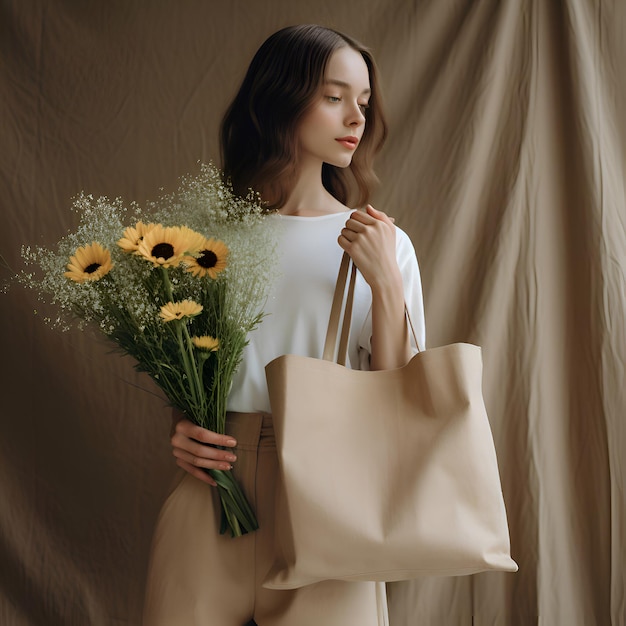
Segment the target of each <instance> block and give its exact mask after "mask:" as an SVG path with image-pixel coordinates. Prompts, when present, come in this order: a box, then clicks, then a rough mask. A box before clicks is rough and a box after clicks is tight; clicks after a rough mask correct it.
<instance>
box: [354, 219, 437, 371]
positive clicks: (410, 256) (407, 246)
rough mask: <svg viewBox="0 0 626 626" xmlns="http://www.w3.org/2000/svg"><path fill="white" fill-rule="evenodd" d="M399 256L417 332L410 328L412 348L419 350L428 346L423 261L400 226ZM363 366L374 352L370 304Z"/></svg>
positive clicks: (362, 335)
mask: <svg viewBox="0 0 626 626" xmlns="http://www.w3.org/2000/svg"><path fill="white" fill-rule="evenodd" d="M396 229H397V233H396V257H397V259H398V267H399V268H400V273H401V274H402V284H403V287H404V301H405V302H406V306H407V309H408V311H409V315H410V316H411V321H412V323H413V328H414V330H415V335H416V337H417V345H416V344H415V339H414V337H413V334H412V333H411V332H410V331H409V336H410V339H411V351H412V353H413V354H416V353H417V352H418V350H425V349H426V320H425V316H424V299H423V295H422V280H421V277H420V271H419V265H418V262H417V255H416V254H415V248H414V247H413V244H412V243H411V240H410V239H409V236H408V235H407V234H406V233H405V232H404V231H403V230H402V229H400V228H398V227H396ZM358 346H359V369H361V370H368V369H369V358H370V355H371V353H372V309H371V307H370V309H369V311H368V313H367V316H366V318H365V322H364V323H363V326H362V327H361V330H360V333H359V338H358Z"/></svg>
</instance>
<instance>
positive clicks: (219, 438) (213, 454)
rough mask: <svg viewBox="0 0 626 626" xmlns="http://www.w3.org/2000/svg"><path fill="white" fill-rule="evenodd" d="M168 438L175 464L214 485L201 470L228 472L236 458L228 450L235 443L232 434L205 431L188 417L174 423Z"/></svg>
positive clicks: (231, 451) (230, 450)
mask: <svg viewBox="0 0 626 626" xmlns="http://www.w3.org/2000/svg"><path fill="white" fill-rule="evenodd" d="M170 441H171V444H172V454H173V455H174V456H175V457H176V463H177V465H178V466H179V467H182V468H183V469H184V470H185V471H187V472H188V473H190V474H191V475H192V476H195V477H196V478H198V479H199V480H202V481H203V482H205V483H208V484H209V485H213V486H215V481H214V480H213V479H212V478H211V477H210V476H209V475H208V474H207V473H206V472H204V471H203V470H204V469H216V470H225V471H228V470H230V469H232V463H234V462H235V461H236V460H237V456H236V455H235V454H234V453H233V450H232V449H231V448H233V447H234V446H236V445H237V442H236V441H235V439H234V438H233V437H231V436H230V435H220V434H218V433H215V432H213V431H211V430H207V429H206V428H202V427H201V426H198V425H197V424H193V423H192V422H190V421H189V420H187V419H182V420H180V421H179V422H178V423H177V424H176V426H175V428H174V433H173V435H172V437H171V440H170ZM215 446H222V447H225V448H226V449H225V450H222V449H220V448H217V447H215Z"/></svg>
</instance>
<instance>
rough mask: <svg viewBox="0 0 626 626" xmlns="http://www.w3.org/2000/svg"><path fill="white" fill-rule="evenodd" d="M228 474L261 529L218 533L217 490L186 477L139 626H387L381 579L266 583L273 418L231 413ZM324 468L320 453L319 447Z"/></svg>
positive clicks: (163, 529) (161, 536) (274, 462)
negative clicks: (288, 586) (284, 586)
mask: <svg viewBox="0 0 626 626" xmlns="http://www.w3.org/2000/svg"><path fill="white" fill-rule="evenodd" d="M227 432H228V434H231V435H232V436H234V437H235V439H236V440H237V442H238V445H237V450H236V454H237V462H236V463H235V464H234V469H233V471H234V472H235V476H236V477H237V479H238V481H239V483H240V484H241V486H242V488H243V490H244V492H245V494H246V496H247V497H248V500H249V502H250V504H251V505H252V507H253V508H254V510H255V512H256V514H257V518H258V521H259V526H260V528H259V530H258V531H256V532H254V533H251V534H248V535H244V536H243V537H238V538H236V539H233V538H231V537H230V535H229V534H225V535H220V534H219V521H220V508H219V507H220V503H219V498H218V496H217V490H216V489H214V488H213V487H210V486H209V485H206V484H204V483H202V482H200V481H199V480H197V479H195V478H193V477H192V476H190V475H188V474H186V475H185V477H184V478H183V479H182V481H181V482H180V483H179V484H178V486H177V487H176V489H175V490H174V491H173V492H172V494H171V495H170V496H169V498H168V499H167V501H166V502H165V504H164V506H163V508H162V510H161V514H160V517H159V521H158V524H157V528H156V531H155V535H154V539H153V545H152V557H151V562H150V568H149V572H148V581H147V589H146V602H145V608H144V626H244V625H245V624H246V623H248V622H249V620H251V619H254V620H255V622H256V623H257V624H258V626H388V623H389V622H388V617H387V600H386V595H385V586H384V583H374V582H343V581H334V580H329V581H323V582H320V583H316V584H314V585H309V586H306V587H302V588H300V589H294V590H274V589H265V588H264V587H262V586H261V585H262V582H263V579H264V577H265V575H266V573H267V572H268V570H269V568H270V566H271V564H272V556H273V546H274V491H275V486H276V481H277V480H278V458H277V455H276V446H275V442H274V431H273V428H272V422H271V417H270V416H269V415H262V414H259V413H250V414H247V413H246V414H243V413H234V414H230V415H229V417H228V427H227ZM320 454H321V457H320V462H323V451H320Z"/></svg>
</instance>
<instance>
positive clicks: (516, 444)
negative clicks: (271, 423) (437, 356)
mask: <svg viewBox="0 0 626 626" xmlns="http://www.w3.org/2000/svg"><path fill="white" fill-rule="evenodd" d="M307 22H314V23H319V24H323V25H326V26H330V27H333V28H336V29H338V30H341V31H345V32H346V33H348V34H350V35H352V36H354V37H356V38H357V39H359V40H361V41H363V42H364V43H366V44H367V45H369V46H370V47H371V48H372V49H373V51H374V55H375V57H376V59H377V61H378V65H379V68H380V71H381V75H382V87H383V90H384V99H385V102H386V109H387V114H388V118H389V123H390V135H389V139H388V142H387V145H386V147H385V149H384V151H383V153H382V154H381V155H380V158H379V160H378V173H379V175H380V178H381V181H382V185H381V186H380V188H379V190H378V191H377V194H376V197H375V202H374V204H375V206H377V207H378V208H380V209H382V210H384V211H386V212H387V213H389V214H390V215H393V216H394V217H395V218H396V223H397V224H398V225H400V226H401V227H402V228H403V229H404V230H405V231H407V232H408V234H409V235H410V236H411V239H412V240H413V242H414V245H415V248H416V251H417V255H418V258H419V262H420V266H421V270H422V278H423V285H424V296H425V303H426V322H427V341H428V344H429V346H431V347H432V346H436V345H442V344H445V343H450V342H455V341H467V342H471V343H477V344H479V345H481V346H482V347H483V357H484V363H485V381H484V392H485V398H486V403H487V408H488V412H489V415H490V419H491V423H492V428H493V432H494V437H495V441H496V448H497V451H498V457H499V462H500V470H501V476H502V483H503V490H504V496H505V501H506V505H507V511H508V516H509V523H510V528H511V541H512V552H513V556H514V558H515V559H516V561H517V562H518V563H519V566H520V570H519V572H518V573H516V574H499V573H486V574H479V575H475V576H467V577H459V578H424V579H420V580H414V581H408V582H402V583H394V584H392V585H389V589H388V593H389V600H390V618H391V626H428V625H432V626H456V625H459V626H461V625H462V626H466V625H467V626H491V625H493V626H501V625H502V626H517V625H520V626H521V625H524V626H525V625H527V624H541V625H545V626H560V625H563V626H578V625H580V626H590V625H598V626H608V625H613V624H614V625H616V626H617V625H623V624H626V597H625V596H626V593H625V587H626V579H625V574H624V567H625V565H626V530H625V529H626V498H625V479H626V471H625V464H626V460H625V456H626V455H625V454H624V451H625V450H626V426H625V418H626V391H625V388H626V385H625V383H626V376H625V363H626V323H625V315H626V280H625V273H626V226H625V222H626V208H625V185H624V176H625V174H626V171H625V164H626V160H625V153H624V150H625V148H626V113H625V111H626V78H624V71H623V65H624V61H625V60H626V38H625V36H624V33H626V5H625V4H624V3H622V2H620V1H619V0H437V1H436V0H413V1H411V0H401V1H400V0H396V1H394V0H368V1H367V2H358V1H356V0H346V1H345V2H341V3H338V2H319V3H315V4H314V3H309V2H303V1H301V0H275V1H273V2H272V3H256V2H253V1H252V0H238V1H237V2H232V3H218V2H211V1H207V0H204V1H203V0H178V1H177V2H165V1H164V0H156V1H154V2H141V1H139V0H136V1H134V2H125V1H123V0H109V2H103V1H101V0H82V1H81V2H78V1H75V0H55V1H50V0H49V1H46V0H3V2H1V3H0V95H1V102H2V116H1V117H0V146H1V147H2V149H0V203H1V205H0V207H1V211H2V228H1V229H0V254H1V255H2V258H3V260H4V263H3V267H2V269H1V270H0V278H2V279H8V277H9V276H10V275H11V272H12V271H14V270H16V269H18V268H19V267H20V266H21V260H20V246H21V245H22V244H27V245H52V244H54V243H55V242H56V241H57V240H58V239H59V238H60V237H62V236H63V235H64V234H65V233H66V232H67V230H68V229H70V228H72V227H74V226H76V223H77V217H76V215H75V214H73V213H72V212H71V211H70V210H69V206H70V204H71V198H72V197H73V196H75V195H76V194H77V193H79V192H80V191H81V190H85V191H87V192H88V193H92V194H93V195H94V196H97V195H101V194H104V195H107V196H109V197H117V196H121V197H123V198H124V200H125V201H127V202H130V201H133V200H135V201H138V202H140V203H142V202H145V201H146V200H149V199H150V198H154V197H156V196H158V195H160V193H162V191H161V189H162V188H164V189H166V190H170V189H173V188H174V187H175V185H176V181H177V179H178V177H179V176H181V175H183V174H185V173H187V172H197V171H198V169H199V166H198V161H208V160H211V159H212V160H217V158H218V145H217V127H218V124H219V120H220V117H221V114H222V112H223V110H224V108H225V107H226V105H227V104H228V102H229V100H230V99H231V98H232V96H233V95H234V93H235V90H236V88H237V86H238V84H239V82H240V81H241V79H242V77H243V72H244V71H245V68H246V66H247V63H248V62H249V60H250V58H251V56H252V54H253V53H254V51H255V50H256V49H257V47H258V46H259V45H260V43H261V42H262V41H263V40H264V39H265V38H266V37H267V36H268V35H269V34H270V33H271V32H273V31H275V30H277V29H278V28H280V27H282V26H285V25H288V24H294V23H307ZM50 315H54V310H53V309H51V308H50V307H49V306H47V305H46V304H45V303H41V302H39V301H37V298H36V296H35V294H34V293H31V292H27V291H25V290H23V289H19V288H12V289H11V290H10V291H9V292H8V293H7V294H3V295H2V294H0V345H1V348H2V364H3V365H2V370H1V371H2V375H1V376H0V385H1V387H2V396H1V398H2V404H1V407H2V408H1V412H2V436H1V437H0V493H1V496H0V623H1V624H3V625H4V624H6V625H7V626H43V625H45V626H53V625H57V624H58V625H70V624H80V625H84V624H90V625H93V626H110V625H122V624H123V625H135V624H137V625H138V624H140V615H141V605H142V596H143V588H144V582H145V573H146V566H147V559H148V554H149V546H150V538H151V533H152V530H153V528H154V525H155V522H156V516H157V514H158V511H159V508H160V506H161V504H162V502H163V500H164V498H165V497H166V494H167V492H168V489H169V485H170V483H171V480H172V479H173V477H174V474H175V471H176V470H175V464H174V461H173V459H172V456H171V452H170V447H169V436H168V432H169V411H168V409H167V408H166V406H165V402H164V400H163V397H162V396H161V394H160V393H159V391H158V390H157V389H156V388H155V387H154V386H152V385H151V384H150V383H149V381H148V380H147V378H146V377H145V376H142V375H139V374H137V373H136V372H135V371H134V369H133V363H132V361H131V360H130V359H128V358H121V357H119V356H117V355H112V354H110V346H109V345H107V344H106V343H105V342H104V341H103V340H102V339H101V338H100V337H98V336H97V335H96V334H95V333H94V332H90V331H86V332H78V331H75V330H72V331H70V332H67V333H59V332H56V331H52V330H51V329H49V328H48V327H47V326H46V324H45V323H44V318H45V317H46V316H50Z"/></svg>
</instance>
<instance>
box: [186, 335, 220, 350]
mask: <svg viewBox="0 0 626 626" xmlns="http://www.w3.org/2000/svg"><path fill="white" fill-rule="evenodd" d="M191 342H192V343H193V345H194V346H196V348H199V349H200V350H206V351H208V352H216V351H217V350H218V349H219V347H220V341H219V339H216V338H215V337H211V335H202V336H201V337H192V338H191Z"/></svg>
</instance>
